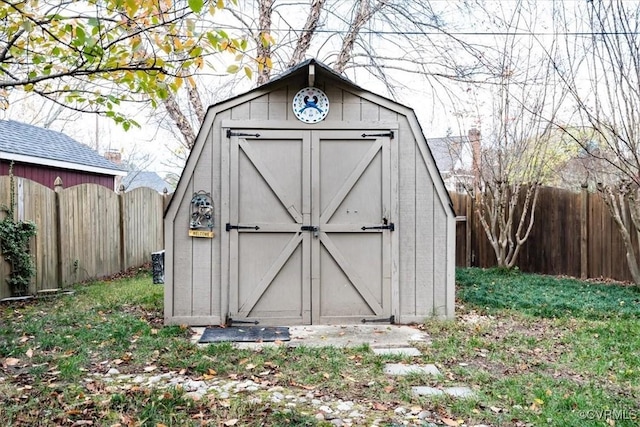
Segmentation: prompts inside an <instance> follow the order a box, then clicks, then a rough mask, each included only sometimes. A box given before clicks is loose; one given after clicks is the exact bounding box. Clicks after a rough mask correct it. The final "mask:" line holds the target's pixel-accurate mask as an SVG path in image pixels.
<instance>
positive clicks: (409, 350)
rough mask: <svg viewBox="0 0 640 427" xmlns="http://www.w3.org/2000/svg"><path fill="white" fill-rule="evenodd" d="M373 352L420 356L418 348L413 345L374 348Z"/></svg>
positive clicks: (385, 354) (384, 354)
mask: <svg viewBox="0 0 640 427" xmlns="http://www.w3.org/2000/svg"><path fill="white" fill-rule="evenodd" d="M373 352H374V353H375V354H378V355H381V356H397V355H398V356H420V355H422V353H420V350H418V349H417V348H415V347H395V348H374V349H373Z"/></svg>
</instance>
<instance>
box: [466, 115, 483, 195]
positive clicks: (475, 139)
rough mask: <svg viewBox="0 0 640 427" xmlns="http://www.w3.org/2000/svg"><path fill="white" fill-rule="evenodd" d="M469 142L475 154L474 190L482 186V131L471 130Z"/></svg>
mask: <svg viewBox="0 0 640 427" xmlns="http://www.w3.org/2000/svg"><path fill="white" fill-rule="evenodd" d="M467 135H468V137H469V142H470V143H471V150H472V153H473V166H472V167H473V181H474V185H473V186H474V189H476V190H477V187H478V186H479V185H480V181H481V173H480V171H481V170H482V146H481V143H480V131H479V130H478V129H476V128H471V129H469V132H468V133H467Z"/></svg>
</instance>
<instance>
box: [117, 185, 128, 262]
mask: <svg viewBox="0 0 640 427" xmlns="http://www.w3.org/2000/svg"><path fill="white" fill-rule="evenodd" d="M124 216H125V212H124V185H122V184H120V187H118V217H119V221H118V222H119V223H120V224H119V225H120V271H125V270H126V269H127V262H126V261H127V259H126V258H127V256H126V255H127V254H126V250H127V248H126V242H125V237H126V235H125V230H124V226H125V224H126V221H125V218H124Z"/></svg>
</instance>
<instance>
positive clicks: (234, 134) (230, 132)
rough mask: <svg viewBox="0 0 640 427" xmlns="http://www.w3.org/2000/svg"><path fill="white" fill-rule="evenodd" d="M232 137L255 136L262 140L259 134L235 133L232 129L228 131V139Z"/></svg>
mask: <svg viewBox="0 0 640 427" xmlns="http://www.w3.org/2000/svg"><path fill="white" fill-rule="evenodd" d="M232 136H255V137H256V138H260V134H259V133H242V132H233V131H232V130H231V129H227V138H231V137H232Z"/></svg>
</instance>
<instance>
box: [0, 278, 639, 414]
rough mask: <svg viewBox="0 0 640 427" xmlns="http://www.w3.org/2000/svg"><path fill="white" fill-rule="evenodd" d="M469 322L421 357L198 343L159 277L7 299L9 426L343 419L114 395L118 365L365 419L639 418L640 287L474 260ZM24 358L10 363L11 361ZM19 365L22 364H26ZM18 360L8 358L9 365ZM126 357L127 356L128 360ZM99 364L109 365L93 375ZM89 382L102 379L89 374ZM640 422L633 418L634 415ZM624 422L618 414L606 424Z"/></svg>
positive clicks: (460, 312)
mask: <svg viewBox="0 0 640 427" xmlns="http://www.w3.org/2000/svg"><path fill="white" fill-rule="evenodd" d="M457 278H458V282H459V286H458V289H457V292H458V297H459V298H458V306H457V318H456V320H455V321H442V320H427V321H425V323H424V325H422V326H421V327H422V328H423V329H425V330H426V331H427V332H428V333H429V335H430V337H431V340H432V344H431V345H423V346H421V347H420V349H421V350H422V353H423V354H422V356H419V357H417V358H410V357H406V356H404V357H403V356H377V355H375V354H374V353H373V352H372V351H371V349H370V348H369V347H368V346H366V345H365V346H361V347H359V348H353V349H337V348H332V347H325V348H315V347H296V348H289V347H286V346H276V347H265V348H262V349H260V350H247V349H237V348H235V347H233V346H232V345H230V344H216V345H209V346H196V345H194V344H192V343H191V342H190V340H189V337H190V331H189V329H188V328H184V327H180V326H163V324H162V319H163V313H162V303H163V288H162V287H161V286H157V285H153V284H152V283H151V278H150V276H149V275H148V274H140V275H138V276H135V277H130V278H123V279H119V280H112V281H103V282H96V283H90V284H86V285H79V286H77V287H75V288H74V291H75V293H74V294H73V295H68V296H60V297H57V298H51V299H47V300H36V301H32V302H27V303H20V304H11V305H10V304H4V305H0V419H1V420H3V426H5V425H6V426H32V425H44V426H49V425H51V426H53V425H72V424H73V423H74V422H76V421H81V420H85V421H87V420H90V421H91V422H93V425H115V424H121V425H136V426H158V425H166V426H178V425H180V426H196V425H201V423H205V424H207V423H208V424H209V425H216V426H219V425H224V423H225V422H229V421H230V420H231V421H233V420H237V421H236V424H235V425H242V426H259V425H266V426H329V425H330V424H329V422H328V421H321V420H318V419H316V418H315V414H316V413H317V412H318V410H317V407H315V408H314V407H312V406H310V404H309V403H307V404H306V405H305V404H299V405H298V406H296V407H286V406H285V405H284V403H283V404H276V403H273V402H271V401H270V400H269V397H268V396H266V395H265V394H264V393H265V392H264V390H261V391H258V392H256V394H255V396H256V397H259V398H261V399H263V400H262V401H252V400H251V399H247V398H246V397H247V395H243V394H240V395H237V396H236V395H232V396H230V397H229V398H228V399H219V398H213V397H211V398H204V399H202V400H201V401H194V400H192V399H190V398H188V397H187V396H186V395H185V392H184V391H183V390H182V389H180V388H171V389H166V390H163V389H157V388H147V387H137V386H135V387H131V388H129V389H126V390H124V389H110V388H109V383H107V382H102V381H100V378H101V377H100V375H104V374H105V372H106V370H107V369H108V367H113V366H117V369H118V370H119V371H120V372H121V373H123V374H127V373H130V374H132V375H139V374H140V373H142V372H143V371H144V369H145V368H146V367H148V366H150V365H153V366H154V367H155V370H154V373H162V372H170V371H171V372H182V373H183V374H184V375H187V376H189V377H191V378H195V379H202V378H206V377H207V376H209V377H213V378H214V379H216V380H219V381H223V382H224V381H230V380H237V381H243V380H249V379H250V380H253V381H257V382H266V383H265V384H267V386H266V387H281V388H282V390H283V394H294V395H296V396H307V395H309V394H311V395H313V396H314V397H315V398H328V399H331V400H333V401H337V400H338V399H341V400H350V401H353V402H357V403H358V404H359V405H362V407H364V408H367V409H366V410H365V411H364V412H365V413H366V419H365V420H363V422H366V423H367V425H370V424H371V423H372V421H373V420H374V419H376V418H378V419H380V420H382V422H381V423H380V425H389V426H391V425H399V423H401V422H402V421H403V418H402V417H401V416H400V417H399V416H397V415H396V414H395V413H394V408H396V407H398V406H403V407H405V408H419V409H421V410H427V411H430V413H431V414H433V415H432V417H433V420H434V421H439V422H440V424H442V423H443V422H444V421H442V420H445V419H449V420H463V421H464V423H465V424H467V425H474V424H487V425H492V426H517V425H531V426H550V425H551V426H574V425H580V426H581V427H582V426H584V427H590V426H605V425H613V424H612V423H613V421H615V426H625V427H626V426H632V425H637V424H638V419H637V417H638V416H640V403H638V402H640V368H639V367H640V351H638V349H639V348H640V318H639V317H640V316H639V314H640V309H639V303H638V301H639V297H640V293H639V292H638V291H637V290H636V289H635V288H633V287H630V286H621V285H616V284H596V283H584V282H580V281H577V280H574V279H566V278H554V277H547V276H539V275H530V274H524V273H521V272H503V271H498V270H481V269H462V270H458V271H457ZM7 360H11V366H9V365H7V363H6V361H7ZM16 360H17V361H18V363H15V361H16ZM3 361H4V362H3ZM116 362H117V363H116ZM387 362H396V363H397V362H403V363H412V362H413V363H435V364H436V365H437V366H438V367H439V369H440V370H441V371H442V372H443V375H442V376H441V377H435V378H434V377H430V376H425V375H409V376H407V377H396V378H391V377H388V376H386V375H384V373H383V369H384V364H385V363H387ZM95 374H99V375H98V376H95ZM89 379H90V380H91V381H89ZM415 385H429V386H433V387H448V386H460V385H467V386H471V387H472V388H473V389H474V391H475V392H476V394H477V397H476V398H473V399H463V400H459V399H451V398H448V397H437V398H426V397H415V396H413V395H412V393H411V387H412V386H415ZM634 417H635V419H632V418H634ZM607 418H610V421H607Z"/></svg>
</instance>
